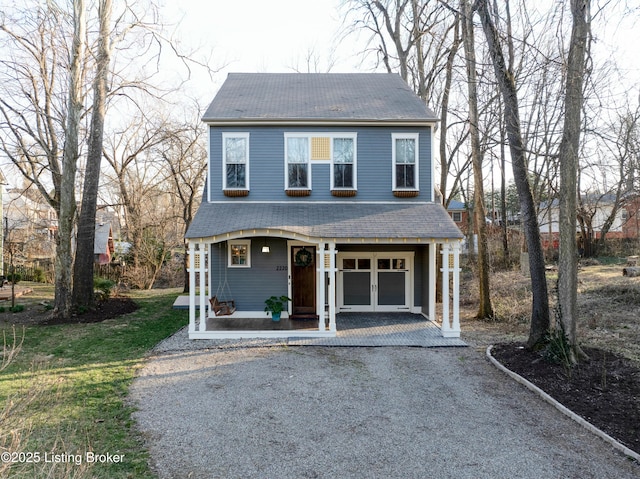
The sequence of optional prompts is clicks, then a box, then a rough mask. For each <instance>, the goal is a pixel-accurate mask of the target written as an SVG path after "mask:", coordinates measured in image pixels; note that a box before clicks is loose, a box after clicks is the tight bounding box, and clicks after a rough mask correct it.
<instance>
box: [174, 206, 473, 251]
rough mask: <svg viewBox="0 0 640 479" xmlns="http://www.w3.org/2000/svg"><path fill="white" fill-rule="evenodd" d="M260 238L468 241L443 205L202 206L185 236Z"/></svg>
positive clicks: (212, 240) (207, 239)
mask: <svg viewBox="0 0 640 479" xmlns="http://www.w3.org/2000/svg"><path fill="white" fill-rule="evenodd" d="M338 205H339V207H336V206H338ZM261 236H272V237H280V238H289V239H298V240H304V241H311V242H320V241H333V242H337V243H354V244H358V243H360V244H371V243H381V244H429V243H434V242H439V243H442V242H448V241H460V240H462V238H463V235H462V233H461V232H460V230H459V229H458V227H457V226H456V224H455V223H454V222H453V220H452V219H451V217H450V216H449V214H448V213H447V212H446V210H445V209H444V207H443V206H442V205H440V204H437V203H418V202H412V203H406V202H398V203H353V202H352V203H346V202H345V203H342V202H324V203H302V202H274V203H262V202H261V203H257V202H256V203H253V202H245V201H243V202H219V203H203V204H202V205H200V208H199V209H198V212H197V213H196V216H195V218H194V220H193V222H192V223H191V226H190V227H189V230H188V231H187V234H186V235H185V237H186V238H187V239H188V240H190V241H202V242H210V243H217V242H220V241H227V240H230V239H236V238H247V237H261Z"/></svg>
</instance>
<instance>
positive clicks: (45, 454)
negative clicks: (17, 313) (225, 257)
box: [0, 289, 188, 478]
mask: <svg viewBox="0 0 640 479" xmlns="http://www.w3.org/2000/svg"><path fill="white" fill-rule="evenodd" d="M177 294H179V290H177V289H172V290H157V291H156V290H154V291H143V292H142V291H138V292H132V294H131V297H132V298H133V299H134V300H135V301H136V302H137V303H138V305H139V306H140V309H138V310H137V311H136V312H135V313H132V314H129V315H126V316H122V317H120V318H117V319H111V320H107V321H103V322H101V323H90V324H67V325H56V326H28V327H26V328H24V329H23V328H16V331H15V334H16V336H17V339H16V341H17V342H18V343H19V342H20V341H22V346H21V349H20V351H19V352H18V354H17V355H16V356H15V358H14V359H13V361H12V362H11V364H9V365H8V366H7V367H6V368H5V369H4V370H3V371H0V452H4V453H5V454H6V451H8V450H9V451H18V452H21V453H24V454H22V455H20V454H16V455H14V458H16V459H18V460H19V461H20V462H18V463H12V464H9V463H7V462H6V461H4V462H0V477H24V478H38V477H56V478H57V477H59V478H70V477H76V478H88V477H91V478H149V477H153V476H154V474H153V473H152V472H151V471H150V469H149V467H148V465H147V462H148V453H147V451H146V449H145V447H144V445H143V440H142V438H141V437H140V435H139V434H138V433H137V432H136V430H135V427H134V423H133V420H132V418H131V414H132V412H133V410H134V409H133V407H132V406H131V405H130V404H128V402H127V391H128V388H129V385H130V384H131V381H132V380H133V378H134V376H135V374H136V371H137V369H138V368H139V367H141V366H142V365H143V363H144V360H145V356H146V354H147V353H148V352H149V350H150V349H151V348H152V347H153V346H154V345H155V344H157V343H158V342H159V341H161V340H162V339H164V338H166V337H168V336H170V335H171V334H173V333H174V332H176V331H177V330H178V329H180V328H181V327H183V326H185V325H186V324H187V322H188V313H187V312H186V311H180V310H173V309H172V308H171V305H172V303H173V301H174V299H175V297H176V295H177ZM0 329H2V332H3V333H4V335H5V342H6V343H8V344H11V343H12V342H13V341H14V333H13V331H12V328H11V327H10V326H9V327H7V326H4V327H0ZM5 350H6V346H5ZM91 452H92V453H94V454H96V455H101V456H94V462H91V461H90V460H91ZM87 453H89V454H87ZM4 458H5V455H3V459H4ZM96 458H97V461H96ZM28 460H31V462H25V461H28ZM8 466H10V467H8Z"/></svg>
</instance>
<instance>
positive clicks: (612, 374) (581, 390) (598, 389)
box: [491, 343, 640, 453]
mask: <svg viewBox="0 0 640 479" xmlns="http://www.w3.org/2000/svg"><path fill="white" fill-rule="evenodd" d="M583 349H584V351H585V353H587V355H588V356H589V358H590V359H589V360H588V361H582V362H581V363H580V364H578V365H577V366H575V367H573V368H571V369H570V370H567V369H565V368H564V367H563V366H562V365H560V364H555V363H552V362H549V361H548V360H546V359H545V358H544V357H543V355H542V353H541V352H534V351H530V350H528V349H526V348H525V347H524V345H523V344H520V343H508V344H498V345H496V346H494V347H493V349H492V351H491V354H492V355H493V357H494V358H495V359H497V360H498V361H499V362H500V363H501V364H503V365H504V366H505V367H506V368H508V369H510V370H511V371H513V372H515V373H517V374H519V375H520V376H522V377H524V378H526V379H527V380H529V381H530V382H531V383H533V384H535V385H536V386H538V387H539V388H540V389H542V390H543V391H544V392H546V393H547V394H549V395H550V396H551V397H553V398H554V399H555V400H557V401H558V402H560V403H561V404H563V405H564V406H566V407H567V408H569V409H570V410H572V411H573V412H575V413H576V414H578V415H580V416H582V417H583V418H584V419H586V420H587V421H589V422H590V423H591V424H593V425H594V426H596V427H597V428H598V429H600V430H602V431H604V432H606V433H607V434H609V435H610V436H612V437H613V438H615V439H617V440H618V441H619V442H620V443H622V444H624V445H625V446H627V447H628V448H629V449H631V450H633V451H635V452H637V453H640V369H638V368H637V367H636V366H635V365H634V364H633V363H632V362H631V361H629V360H628V359H626V358H623V357H622V356H619V355H616V354H614V353H612V352H609V351H604V350H602V349H595V348H583Z"/></svg>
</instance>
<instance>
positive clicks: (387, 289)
mask: <svg viewBox="0 0 640 479" xmlns="http://www.w3.org/2000/svg"><path fill="white" fill-rule="evenodd" d="M405 274H406V273H405V272H404V271H398V272H384V273H379V274H378V304H379V305H381V306H392V305H404V304H405V297H406V296H405V284H404V275H405Z"/></svg>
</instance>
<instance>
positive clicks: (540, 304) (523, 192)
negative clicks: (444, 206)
mask: <svg viewBox="0 0 640 479" xmlns="http://www.w3.org/2000/svg"><path fill="white" fill-rule="evenodd" d="M476 5H477V8H478V14H479V15H480V20H481V22H482V28H483V30H484V33H485V37H486V38H487V46H488V48H489V54H490V55H491V58H492V60H493V67H494V70H495V73H496V77H497V80H498V84H499V85H500V91H501V92H502V97H503V100H504V122H505V128H506V130H507V137H508V138H509V150H510V152H511V161H512V165H513V177H514V182H515V184H516V189H517V190H518V198H519V200H520V211H521V213H522V221H523V223H524V236H525V241H526V244H527V247H528V252H529V273H530V275H531V290H532V292H533V304H532V308H531V326H530V329H529V339H528V340H527V346H528V347H530V348H533V347H536V346H537V345H539V344H541V343H542V342H543V341H544V339H545V336H546V335H547V333H548V331H549V325H550V317H549V294H548V290H547V279H546V273H545V269H544V255H543V253H542V244H541V243H540V228H539V226H538V218H537V216H536V209H535V205H534V202H533V195H532V193H531V186H530V185H529V178H528V169H527V161H526V157H525V147H524V142H523V140H522V133H521V129H520V114H519V108H518V95H517V90H516V84H515V76H514V74H513V72H512V71H511V70H510V69H509V68H508V67H507V64H506V62H505V58H504V55H503V54H502V47H501V44H500V37H499V36H498V32H497V31H496V28H495V26H494V24H493V20H492V19H491V16H490V15H489V6H488V4H487V1H486V0H477V1H476ZM508 40H509V41H511V38H508Z"/></svg>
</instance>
